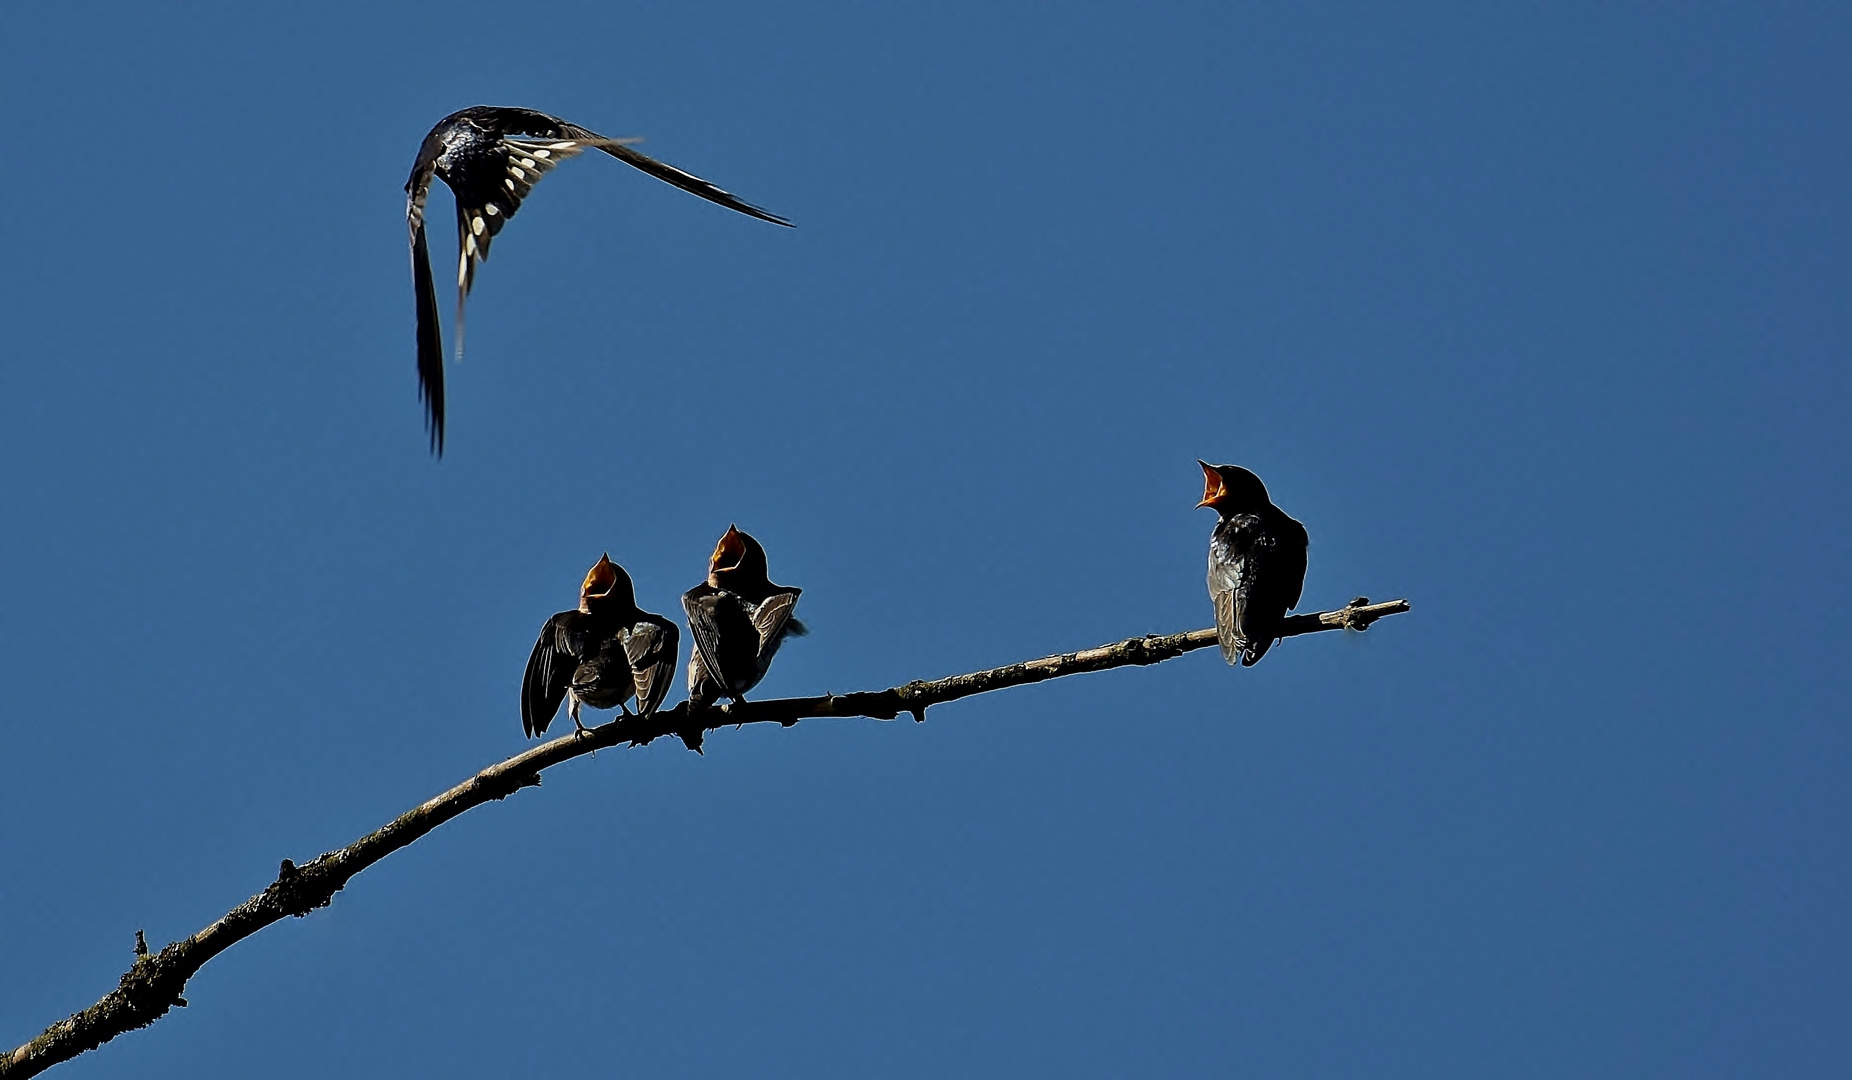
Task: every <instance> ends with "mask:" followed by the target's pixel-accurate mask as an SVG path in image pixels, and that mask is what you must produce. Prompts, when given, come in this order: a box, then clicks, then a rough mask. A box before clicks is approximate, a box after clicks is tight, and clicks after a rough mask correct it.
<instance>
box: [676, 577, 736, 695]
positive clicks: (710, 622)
mask: <svg viewBox="0 0 1852 1080" xmlns="http://www.w3.org/2000/svg"><path fill="white" fill-rule="evenodd" d="M721 603H722V596H721V593H720V590H718V589H712V588H709V587H708V586H705V585H697V586H695V587H694V588H692V589H690V590H688V591H687V592H686V593H683V594H682V610H683V611H685V612H687V614H688V634H689V636H690V637H692V638H694V648H695V652H696V653H697V654H698V655H699V656H700V657H701V662H702V664H703V665H705V666H706V668H707V673H708V676H709V677H710V678H712V679H713V680H714V682H715V684H716V685H719V686H721V687H723V688H724V687H725V685H726V679H725V677H724V675H723V672H724V671H725V670H726V669H724V668H723V667H721V665H720V649H721V642H720V637H721V633H720V604H721Z"/></svg>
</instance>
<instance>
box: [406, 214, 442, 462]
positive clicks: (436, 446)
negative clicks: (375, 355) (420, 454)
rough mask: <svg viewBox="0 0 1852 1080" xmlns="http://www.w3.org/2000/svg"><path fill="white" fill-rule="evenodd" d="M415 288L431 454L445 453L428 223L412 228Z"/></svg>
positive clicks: (421, 393) (420, 387) (439, 348)
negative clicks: (425, 227)
mask: <svg viewBox="0 0 1852 1080" xmlns="http://www.w3.org/2000/svg"><path fill="white" fill-rule="evenodd" d="M412 291H413V292H415V293H417V294H418V400H419V401H421V402H423V403H424V428H425V432H426V433H427V434H428V435H430V437H431V453H433V454H435V455H436V456H438V457H440V458H441V457H443V456H444V342H443V339H442V337H441V336H440V335H441V330H440V327H441V325H442V324H441V323H440V322H439V320H438V314H437V285H436V283H435V282H433V281H432V280H431V252H430V250H429V248H428V247H427V245H426V244H425V239H424V225H423V223H420V224H419V225H418V227H417V228H416V229H414V230H413V231H412Z"/></svg>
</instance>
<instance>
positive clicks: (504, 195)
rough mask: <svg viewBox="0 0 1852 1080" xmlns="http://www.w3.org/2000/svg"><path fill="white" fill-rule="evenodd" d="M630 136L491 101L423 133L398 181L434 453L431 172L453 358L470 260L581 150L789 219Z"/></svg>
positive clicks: (437, 410) (440, 367) (438, 372)
mask: <svg viewBox="0 0 1852 1080" xmlns="http://www.w3.org/2000/svg"><path fill="white" fill-rule="evenodd" d="M636 141H638V140H636V139H608V138H605V137H604V136H603V135H600V134H598V133H597V132H595V131H591V130H588V129H586V128H582V127H580V126H578V125H577V124H572V123H568V122H566V121H564V120H561V119H560V118H559V117H557V116H548V115H547V114H546V113H543V112H536V111H534V110H533V109H517V108H508V107H503V106H497V105H474V106H471V107H470V108H467V109H463V110H461V111H459V112H454V113H451V114H450V115H449V116H446V117H444V118H443V119H442V120H439V121H438V122H437V126H436V127H434V128H432V129H431V132H430V134H428V135H426V136H425V137H424V143H423V145H421V146H420V147H419V148H418V160H417V161H416V162H414V163H413V164H412V175H411V178H410V179H409V180H407V181H406V182H405V193H406V202H405V220H406V225H407V227H408V228H409V229H410V232H411V244H412V288H413V291H414V292H416V293H417V299H418V396H419V398H420V399H421V400H422V401H423V402H424V408H425V428H426V431H427V432H428V434H429V435H430V437H431V452H432V453H434V454H436V455H438V456H439V457H442V456H443V453H444V345H443V339H442V334H441V332H440V330H439V327H438V322H439V317H438V313H437V285H436V283H435V282H434V281H433V280H432V277H431V259H430V251H429V249H428V246H427V245H426V243H425V235H424V204H425V199H426V198H427V197H428V196H429V195H430V193H431V178H432V177H436V178H437V179H439V180H442V181H443V182H444V183H445V184H446V185H447V186H448V187H449V188H450V191H451V193H452V194H453V195H455V196H456V203H457V249H458V250H457V327H456V347H457V356H458V357H461V356H462V355H463V302H464V300H465V299H466V298H467V297H468V296H469V291H470V287H471V286H472V285H474V284H475V278H476V267H477V266H479V265H481V264H482V263H483V262H485V261H487V259H488V257H489V245H490V243H491V242H493V241H494V239H495V237H496V235H497V234H499V233H500V232H501V231H502V225H503V223H505V222H506V221H507V220H508V219H509V218H511V217H513V216H514V215H515V212H516V211H518V210H520V209H521V200H523V199H525V198H527V194H528V192H530V191H532V190H533V189H534V185H535V184H537V183H539V182H540V178H541V177H542V176H545V175H546V174H547V173H549V172H551V171H552V170H553V168H554V166H556V165H558V164H559V163H560V162H562V161H565V160H566V159H567V158H570V157H576V156H577V155H578V154H580V153H582V152H583V151H585V150H586V149H598V150H603V151H604V152H605V153H607V154H610V155H611V156H612V157H614V158H616V159H617V160H619V161H622V162H624V163H625V164H627V165H634V166H636V167H637V168H639V169H642V170H643V171H644V172H646V173H648V174H650V175H651V176H653V177H655V178H656V179H658V180H662V181H665V182H666V183H670V184H674V185H675V186H676V187H678V188H681V189H682V190H683V191H686V192H690V193H692V194H695V195H699V196H701V197H702V198H703V199H706V200H708V201H709V202H714V203H719V204H720V205H721V206H724V207H726V208H727V209H729V210H737V211H739V212H740V213H742V214H746V215H749V216H751V217H756V218H758V219H759V220H761V221H769V222H771V223H772V224H774V225H784V226H789V225H790V224H791V223H790V222H789V221H786V220H785V219H784V218H781V217H779V216H778V215H776V214H773V213H769V212H767V211H765V210H761V209H759V208H758V207H756V206H753V205H751V204H749V203H745V202H741V201H740V200H739V199H736V198H734V197H733V196H732V195H731V194H729V193H727V192H725V191H722V190H721V189H720V188H717V187H715V186H714V185H713V184H710V183H708V182H707V181H706V180H703V179H701V178H700V177H698V176H694V175H692V174H689V173H685V172H683V171H682V170H680V169H678V168H676V167H675V166H673V165H666V164H664V163H663V162H660V161H657V160H656V159H655V158H652V157H648V156H646V155H644V154H640V153H638V152H637V151H635V150H632V149H631V148H630V147H629V145H627V144H629V143H633V142H636Z"/></svg>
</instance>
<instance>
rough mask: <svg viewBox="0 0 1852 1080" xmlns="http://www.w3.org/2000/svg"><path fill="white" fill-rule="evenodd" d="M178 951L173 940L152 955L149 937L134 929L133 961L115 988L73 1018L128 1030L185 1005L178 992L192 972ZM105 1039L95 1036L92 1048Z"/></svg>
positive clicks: (92, 1027) (104, 1027)
mask: <svg viewBox="0 0 1852 1080" xmlns="http://www.w3.org/2000/svg"><path fill="white" fill-rule="evenodd" d="M181 952H182V947H181V943H179V942H175V943H174V944H172V945H169V946H167V947H166V948H165V949H162V950H161V951H160V953H159V954H157V955H153V956H151V955H149V953H148V939H147V938H146V937H144V936H143V934H142V932H141V931H140V930H137V931H135V963H134V964H132V965H130V967H129V970H128V971H126V972H124V973H123V976H122V979H121V981H120V982H118V983H117V984H116V989H115V990H114V991H112V992H111V993H110V994H108V995H107V996H105V997H104V998H103V1000H102V1001H99V1002H97V1003H96V1005H94V1006H93V1007H91V1008H90V1009H86V1010H85V1011H84V1012H83V1013H80V1014H78V1016H76V1017H73V1018H72V1019H73V1020H77V1021H78V1022H79V1026H80V1027H82V1028H87V1029H89V1030H91V1031H99V1032H100V1031H105V1030H110V1031H128V1030H129V1029H131V1028H141V1027H147V1026H148V1025H149V1024H152V1023H154V1022H155V1021H156V1020H159V1019H160V1018H161V1017H163V1016H165V1015H167V1010H169V1009H171V1008H173V1007H174V1006H176V1005H178V1006H180V1007H181V1008H185V1007H186V998H183V997H181V996H180V993H181V991H183V990H185V989H186V981H187V978H188V977H189V976H190V975H192V971H191V970H189V969H188V968H187V966H186V965H185V964H183V963H181V962H180V961H181ZM106 1038H107V1036H103V1037H101V1038H96V1039H95V1041H94V1042H93V1043H92V1044H91V1047H94V1046H101V1045H102V1044H103V1042H104V1041H105V1039H106ZM91 1047H85V1049H90V1048H91Z"/></svg>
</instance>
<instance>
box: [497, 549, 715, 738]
mask: <svg viewBox="0 0 1852 1080" xmlns="http://www.w3.org/2000/svg"><path fill="white" fill-rule="evenodd" d="M680 646H681V631H679V630H677V629H676V628H675V624H674V623H672V622H670V621H669V620H667V619H665V618H663V617H662V616H660V615H652V614H650V613H649V612H647V611H643V610H641V609H639V608H638V607H637V601H636V593H635V591H634V589H633V587H632V585H631V583H630V575H629V574H626V573H625V572H624V568H623V567H621V566H619V565H617V564H616V563H614V562H612V561H611V556H609V555H606V556H603V557H602V558H600V559H599V560H598V565H596V566H594V567H592V569H591V572H590V573H588V574H586V575H585V584H584V585H582V586H580V587H579V607H578V610H576V611H562V612H560V613H559V614H558V615H555V616H553V617H552V618H550V619H548V620H547V624H546V625H545V626H543V627H541V628H540V640H539V641H536V642H535V643H534V652H533V655H531V656H529V657H528V658H527V674H526V675H525V676H523V677H522V679H521V729H522V730H523V731H525V732H527V734H528V736H529V737H532V736H535V735H541V734H544V733H545V732H546V730H547V725H548V724H551V723H552V722H553V716H554V714H556V713H558V712H559V703H560V702H561V701H565V700H570V701H571V702H572V704H571V706H570V707H569V708H568V709H567V712H568V713H570V714H571V716H572V722H573V724H574V725H575V726H576V727H577V728H578V729H579V730H580V731H583V730H585V725H584V724H582V723H580V722H579V706H580V705H581V704H585V705H590V706H591V707H592V708H594V709H618V708H623V707H624V703H625V702H627V701H629V700H630V699H631V698H633V697H634V698H635V699H636V702H637V715H638V716H648V715H650V714H651V713H653V712H655V711H656V707H657V706H659V705H661V704H662V699H663V698H664V697H665V696H666V695H667V694H668V692H669V684H670V683H672V682H674V681H675V660H676V654H677V652H678V651H679V649H680ZM624 714H625V715H626V716H628V715H630V710H629V709H624Z"/></svg>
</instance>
